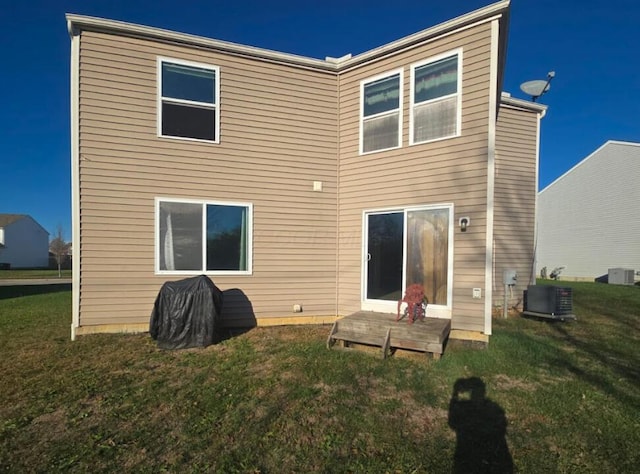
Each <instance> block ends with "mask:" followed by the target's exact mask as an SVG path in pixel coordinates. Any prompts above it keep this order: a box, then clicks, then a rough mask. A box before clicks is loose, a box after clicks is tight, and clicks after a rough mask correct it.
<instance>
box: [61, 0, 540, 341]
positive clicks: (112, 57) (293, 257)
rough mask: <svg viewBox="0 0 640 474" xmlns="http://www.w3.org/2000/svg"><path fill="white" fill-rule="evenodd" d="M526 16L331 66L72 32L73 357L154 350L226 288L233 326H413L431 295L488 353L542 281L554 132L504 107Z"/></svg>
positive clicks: (144, 33) (526, 111) (123, 33)
mask: <svg viewBox="0 0 640 474" xmlns="http://www.w3.org/2000/svg"><path fill="white" fill-rule="evenodd" d="M508 16H509V2H508V1H503V2H499V3H495V4H492V5H490V6H488V7H485V8H483V9H480V10H477V11H474V12H472V13H469V14H467V15H464V16H461V17H459V18H455V19H453V20H451V21H448V22H446V23H443V24H440V25H437V26H434V27H432V28H429V29H427V30H424V31H421V32H419V33H416V34H413V35H411V36H407V37H405V38H402V39H399V40H397V41H395V42H393V43H390V44H387V45H384V46H381V47H379V48H376V49H374V50H371V51H368V52H365V53H362V54H359V55H356V56H351V55H347V56H344V57H342V58H337V59H335V58H327V59H325V60H319V59H311V58H305V57H300V56H296V55H292V54H285V53H279V52H274V51H269V50H265V49H259V48H255V47H250V46H242V45H238V44H233V43H228V42H223V41H218V40H212V39H207V38H202V37H198V36H192V35H187V34H182V33H176V32H172V31H167V30H161V29H156V28H150V27H146V26H140V25H133V24H129V23H123V22H118V21H112V20H105V19H99V18H91V17H85V16H78V15H67V20H68V25H69V31H70V34H71V78H72V83H71V103H72V119H71V120H72V170H73V177H72V183H73V242H74V243H77V244H76V248H75V252H76V254H75V255H74V262H73V265H74V271H73V275H74V285H73V288H74V305H73V323H72V337H75V336H76V335H78V334H87V333H94V332H107V331H144V330H147V329H148V323H149V315H150V313H151V309H152V306H153V302H154V300H155V298H156V295H157V293H158V290H159V289H160V287H161V285H162V283H163V282H165V281H167V280H176V279H180V278H184V277H187V276H189V275H196V274H202V273H204V274H207V275H209V276H210V277H211V278H212V280H213V281H214V283H215V284H216V285H217V286H218V287H219V288H220V289H222V290H224V291H225V303H224V310H223V320H224V324H225V325H227V326H250V325H252V324H258V325H276V324H302V323H325V322H332V321H334V320H335V318H336V317H338V316H344V315H347V314H350V313H352V312H355V311H359V310H378V311H388V312H395V311H396V304H397V300H398V299H400V298H401V296H402V293H403V291H404V288H406V287H407V286H408V285H409V284H412V283H421V284H422V285H423V287H424V288H425V291H426V294H427V296H428V298H429V306H428V310H427V314H428V316H433V317H440V318H449V319H451V321H452V328H453V331H452V337H464V338H479V339H481V340H486V339H487V337H488V335H489V334H491V315H492V310H493V309H494V304H497V305H500V304H502V271H503V270H504V269H507V268H513V269H516V270H518V272H519V273H520V277H519V278H520V279H519V280H518V282H519V283H518V287H516V291H514V295H517V294H521V290H522V288H523V287H524V286H525V285H526V284H527V283H528V282H529V281H530V279H531V278H532V276H533V268H532V265H533V236H534V216H535V197H536V189H537V188H536V186H537V184H536V183H537V169H538V168H537V164H538V163H537V160H538V136H539V135H538V134H539V120H540V118H541V117H542V116H543V114H544V111H545V106H542V105H539V104H535V103H531V102H527V101H523V100H518V99H514V98H511V97H509V96H508V95H502V94H501V84H502V77H503V73H504V64H505V59H506V58H505V53H506V41H507V36H506V31H507V26H508ZM516 302H517V298H515V299H514V301H513V303H516Z"/></svg>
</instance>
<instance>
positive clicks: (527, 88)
mask: <svg viewBox="0 0 640 474" xmlns="http://www.w3.org/2000/svg"><path fill="white" fill-rule="evenodd" d="M549 89H551V84H547V81H541V80H539V79H538V80H535V81H527V82H525V83H523V84H522V85H521V86H520V90H521V91H522V92H524V93H525V94H527V95H530V96H531V97H540V96H541V95H542V94H544V93H545V92H547V91H548V90H549Z"/></svg>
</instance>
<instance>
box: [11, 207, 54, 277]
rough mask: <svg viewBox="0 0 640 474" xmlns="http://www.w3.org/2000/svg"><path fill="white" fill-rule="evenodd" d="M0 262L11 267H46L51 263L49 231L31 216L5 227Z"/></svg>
mask: <svg viewBox="0 0 640 474" xmlns="http://www.w3.org/2000/svg"><path fill="white" fill-rule="evenodd" d="M0 262H1V263H9V264H11V268H46V267H47V266H48V265H49V233H48V232H47V231H46V230H44V229H43V228H42V227H41V226H40V224H38V223H37V222H36V221H35V220H33V219H32V218H31V217H30V216H25V217H23V218H22V219H18V220H16V221H15V222H12V223H11V224H9V225H7V226H5V227H4V247H2V248H0Z"/></svg>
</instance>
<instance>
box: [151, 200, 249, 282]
mask: <svg viewBox="0 0 640 474" xmlns="http://www.w3.org/2000/svg"><path fill="white" fill-rule="evenodd" d="M252 211H253V206H252V205H251V204H249V203H230V202H205V201H197V200H184V199H181V200H176V199H169V198H157V199H156V272H157V273H170V274H198V273H209V274H218V275H220V274H223V275H226V274H244V275H248V274H251V252H252V250H251V248H252V245H251V242H252Z"/></svg>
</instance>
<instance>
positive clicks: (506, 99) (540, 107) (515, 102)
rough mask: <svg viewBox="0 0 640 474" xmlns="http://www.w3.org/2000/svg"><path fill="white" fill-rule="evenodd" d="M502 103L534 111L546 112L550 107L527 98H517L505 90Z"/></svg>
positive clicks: (501, 99)
mask: <svg viewBox="0 0 640 474" xmlns="http://www.w3.org/2000/svg"><path fill="white" fill-rule="evenodd" d="M500 103H501V104H504V105H510V106H511V107H517V108H520V109H526V110H530V111H532V112H537V113H544V112H546V110H547V109H548V106H547V105H544V104H539V103H537V102H532V101H530V100H525V99H517V98H515V97H511V95H510V94H508V93H506V92H503V93H502V95H501V97H500Z"/></svg>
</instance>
